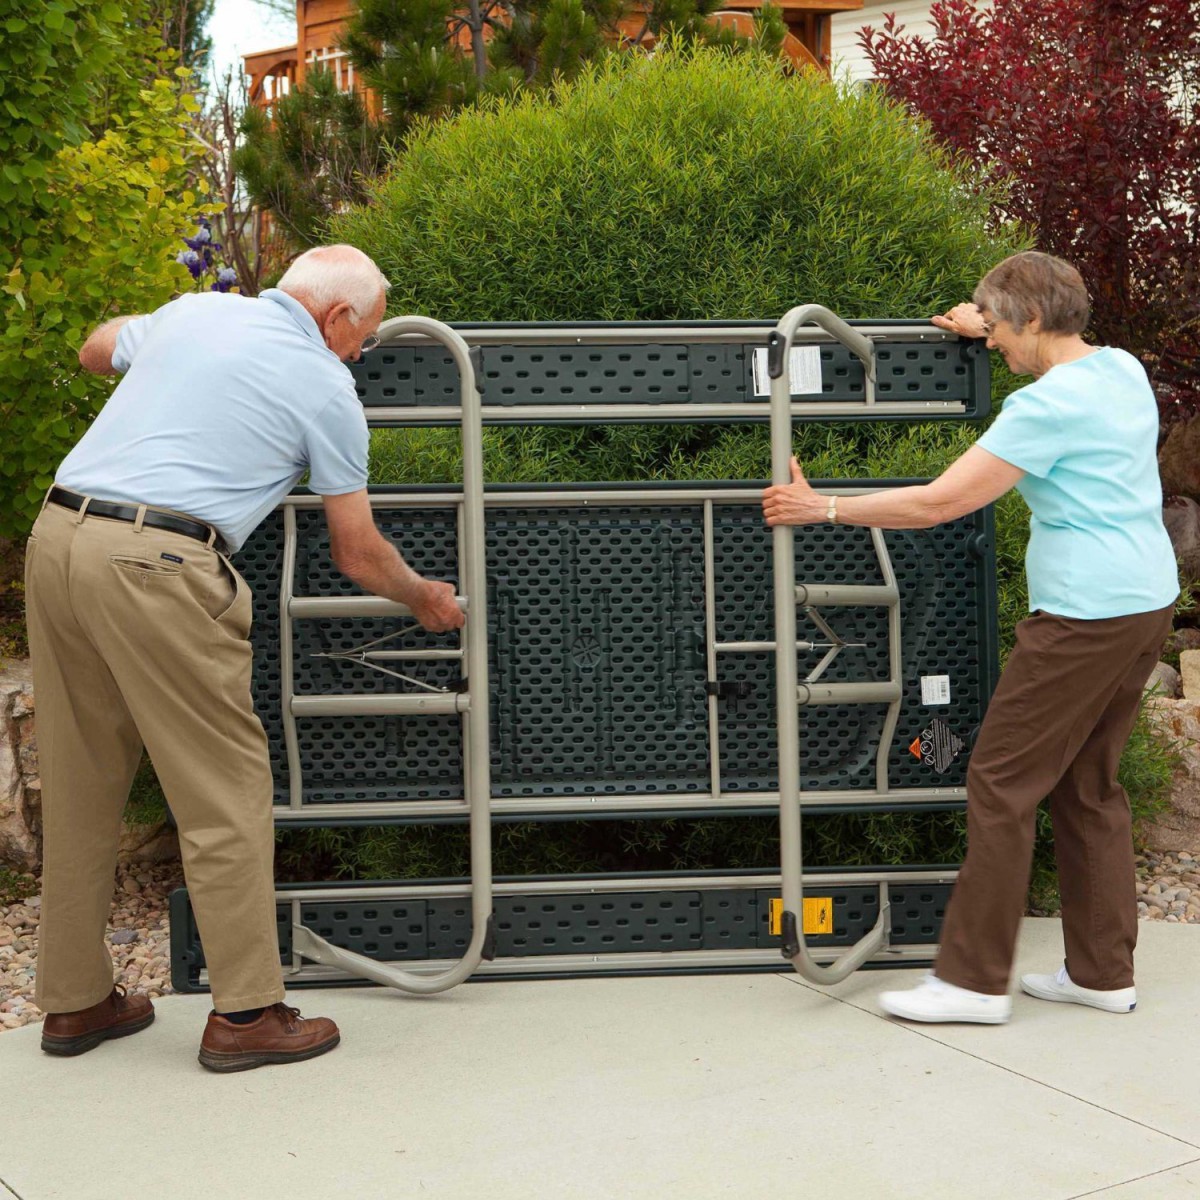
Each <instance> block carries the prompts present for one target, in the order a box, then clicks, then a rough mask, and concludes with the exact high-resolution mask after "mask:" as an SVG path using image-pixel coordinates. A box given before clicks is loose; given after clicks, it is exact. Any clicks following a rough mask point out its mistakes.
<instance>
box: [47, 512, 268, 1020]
mask: <svg viewBox="0 0 1200 1200" xmlns="http://www.w3.org/2000/svg"><path fill="white" fill-rule="evenodd" d="M25 580H26V602H27V613H28V623H29V645H30V651H31V653H32V658H33V684H34V692H35V695H36V697H37V736H38V752H39V760H40V763H41V772H42V805H43V829H44V859H45V867H44V875H43V880H42V916H41V928H40V933H39V947H38V964H37V1003H38V1005H39V1006H40V1007H41V1008H42V1009H43V1010H44V1011H46V1012H73V1011H75V1010H77V1009H81V1008H88V1007H90V1006H91V1005H92V1004H95V1003H96V1002H97V1001H99V1000H102V999H103V998H104V997H105V996H107V995H108V993H109V992H110V991H111V990H112V986H113V970H112V960H111V959H110V957H109V954H108V950H107V949H106V947H105V944H104V931H105V925H106V923H107V920H108V915H109V910H110V906H111V904H112V895H113V876H114V871H115V868H116V858H117V840H118V836H119V834H120V829H121V813H122V810H123V809H124V807H125V802H126V800H127V799H128V795H129V786H130V783H131V782H132V780H133V776H134V773H135V771H136V770H137V766H138V761H139V759H140V757H141V752H142V745H143V743H144V744H145V746H146V749H147V750H148V751H149V753H150V757H151V758H152V759H153V761H154V766H155V769H156V771H157V772H158V777H159V779H160V780H161V782H162V785H163V789H164V791H165V792H166V795H167V798H168V800H169V801H170V804H171V811H172V813H173V814H174V816H175V819H176V822H177V824H178V827H179V843H180V849H181V851H182V855H183V866H184V873H185V875H186V878H187V883H188V889H189V892H190V896H191V901H192V907H193V909H194V911H195V914H196V921H197V924H198V926H199V930H200V936H201V939H202V941H203V943H204V953H205V960H206V962H207V964H208V970H209V975H210V979H211V982H212V991H213V1002H214V1004H215V1006H216V1008H217V1010H218V1011H220V1012H232V1011H237V1010H239V1009H246V1008H257V1007H259V1006H262V1005H267V1004H274V1003H275V1002H276V1001H278V1000H281V999H283V994H284V989H283V978H282V971H281V968H280V961H279V943H278V937H277V934H276V930H275V896H274V873H273V858H274V849H275V842H274V834H273V822H272V813H271V795H272V786H271V770H270V762H269V759H268V755H267V744H266V736H265V734H264V733H263V728H262V725H261V723H260V722H259V720H258V717H257V716H256V715H255V712H254V706H253V703H252V701H251V698H250V666H251V650H250V643H249V641H248V640H247V639H248V636H249V631H250V615H251V596H250V590H249V588H248V587H247V586H246V584H245V582H244V581H243V580H242V579H241V577H240V576H239V575H238V573H237V572H236V571H235V570H234V569H233V567H232V566H231V565H230V564H229V562H228V561H227V560H226V559H224V558H223V557H222V556H221V555H220V554H218V553H217V551H216V550H214V549H212V548H210V547H209V546H206V545H205V544H204V543H203V542H200V541H197V540H196V539H194V538H189V537H185V536H183V535H182V534H177V533H170V532H167V531H165V530H160V529H153V528H150V527H142V528H139V527H138V526H137V525H136V524H131V523H129V522H123V521H112V520H105V519H103V518H100V517H93V516H87V515H86V514H85V515H82V516H81V515H80V514H79V513H75V512H72V511H70V510H69V509H66V508H62V507H59V506H58V505H54V504H47V505H46V506H45V507H44V508H43V510H42V514H41V516H39V517H38V520H37V523H36V524H35V525H34V528H33V533H32V535H31V537H30V539H29V546H28V550H27V552H26V566H25Z"/></svg>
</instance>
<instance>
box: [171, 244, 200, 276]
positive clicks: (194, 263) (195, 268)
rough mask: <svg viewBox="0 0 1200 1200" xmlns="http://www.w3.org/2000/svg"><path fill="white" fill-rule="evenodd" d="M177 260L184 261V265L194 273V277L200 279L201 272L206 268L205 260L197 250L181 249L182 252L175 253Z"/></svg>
mask: <svg viewBox="0 0 1200 1200" xmlns="http://www.w3.org/2000/svg"><path fill="white" fill-rule="evenodd" d="M175 261H176V262H177V263H183V265H184V266H185V267H187V269H188V270H189V271H190V272H191V273H192V278H193V279H199V278H200V272H201V271H203V270H204V260H203V259H201V257H200V255H198V254H197V253H196V252H195V250H180V252H179V253H178V254H177V255H175Z"/></svg>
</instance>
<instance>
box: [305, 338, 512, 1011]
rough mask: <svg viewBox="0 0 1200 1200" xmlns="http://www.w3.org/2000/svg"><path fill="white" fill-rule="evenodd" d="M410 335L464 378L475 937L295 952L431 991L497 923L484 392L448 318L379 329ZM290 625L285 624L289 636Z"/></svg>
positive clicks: (467, 764)
mask: <svg viewBox="0 0 1200 1200" xmlns="http://www.w3.org/2000/svg"><path fill="white" fill-rule="evenodd" d="M405 334H419V335H421V336H422V337H425V338H429V339H432V340H433V341H435V342H440V343H442V345H444V346H446V348H447V349H448V350H449V351H450V353H451V355H452V356H453V358H454V361H455V364H456V365H457V367H458V372H459V378H460V379H461V380H462V409H461V414H460V415H461V421H462V442H463V507H462V530H461V539H460V542H461V553H462V576H463V580H462V589H461V590H462V592H463V594H464V595H465V597H466V600H467V603H466V624H465V625H464V627H463V643H464V644H463V657H464V662H465V667H466V672H465V673H466V682H467V692H466V694H465V695H460V696H458V697H457V698H456V699H457V705H456V708H457V709H458V711H461V712H462V723H463V786H464V795H465V796H466V798H467V804H468V812H469V817H470V838H471V921H472V930H471V941H470V944H469V945H468V946H467V950H466V953H465V954H464V955H463V957H462V958H461V959H460V960H459V961H458V962H457V963H456V964H455V965H454V966H453V967H450V968H448V969H447V970H444V971H440V972H437V973H436V974H419V973H417V972H414V971H412V970H410V969H404V968H400V967H395V966H389V965H388V964H386V963H379V962H376V961H375V960H374V959H371V958H367V957H366V956H364V955H362V954H355V953H353V952H352V951H349V950H341V949H339V948H338V947H337V946H333V945H330V943H329V942H327V941H325V940H324V939H323V938H320V937H318V936H317V935H316V934H315V933H313V932H312V930H311V929H309V928H307V926H304V925H300V924H295V925H293V926H292V946H293V950H294V951H295V953H296V954H298V955H301V956H303V957H304V958H308V959H311V960H312V961H314V962H317V963H321V964H324V965H326V966H335V967H341V968H343V969H345V970H346V971H347V972H349V973H351V974H353V975H357V976H361V977H363V978H366V979H370V980H372V981H373V982H375V983H382V984H384V985H386V986H387V987H394V988H398V989H399V990H400V991H404V992H413V993H416V994H419V995H428V994H431V993H433V992H444V991H447V990H448V989H450V988H452V987H454V986H455V985H457V984H459V983H462V982H463V981H464V980H465V979H467V978H469V977H470V976H471V975H472V974H473V973H474V971H475V970H476V968H477V967H478V966H479V964H480V963H481V962H482V961H483V960H484V959H485V958H486V959H491V958H492V957H493V956H494V952H495V951H494V947H495V933H494V930H493V926H492V827H491V768H490V748H489V741H488V737H489V734H488V730H489V720H488V655H487V580H486V560H485V556H484V515H483V425H482V420H481V416H480V411H479V409H480V401H479V391H478V389H477V387H476V383H475V371H474V367H473V366H472V363H471V355H470V350H469V348H468V346H467V344H466V342H465V341H463V339H462V338H461V337H460V336H459V335H458V334H457V333H456V332H455V331H454V330H453V329H451V328H450V326H448V325H444V324H442V322H440V321H434V320H431V319H430V318H428V317H397V318H395V319H393V320H391V321H385V322H384V323H383V325H382V326H380V329H379V336H380V339H381V340H382V341H384V342H387V341H390V340H392V339H395V338H398V337H402V336H404V335H405ZM289 628H290V627H288V626H285V628H284V636H285V639H286V638H287V634H288V630H289Z"/></svg>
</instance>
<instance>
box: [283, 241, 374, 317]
mask: <svg viewBox="0 0 1200 1200" xmlns="http://www.w3.org/2000/svg"><path fill="white" fill-rule="evenodd" d="M391 286H392V285H391V284H390V283H388V281H387V280H386V279H385V278H384V277H383V273H382V272H381V271H380V269H379V268H378V267H377V266H376V265H375V264H374V263H373V262H372V261H371V259H369V258H368V257H367V256H366V255H365V254H364V253H363V252H362V251H361V250H358V249H356V248H355V247H354V246H346V245H337V246H316V247H315V248H314V249H312V250H306V251H305V252H304V253H303V254H301V255H300V257H299V258H297V259H296V260H295V261H294V262H293V263H292V265H291V266H290V267H288V269H287V270H286V271H285V272H284V274H283V278H282V279H281V280H280V281H279V283H278V284H276V287H278V288H279V289H280V291H284V292H287V294H288V295H289V296H294V297H295V298H296V299H297V300H307V301H308V303H309V304H310V305H311V306H312V307H313V308H315V309H317V310H318V311H319V312H327V311H328V310H329V309H331V308H332V307H333V306H334V305H335V304H343V303H345V304H349V305H350V311H351V313H352V314H353V316H354V319H355V320H356V321H361V320H362V319H363V318H364V317H366V316H367V315H368V314H369V313H370V311H371V309H372V308H374V307H375V304H376V302H377V301H378V299H379V293H380V291H381V290H382V291H385V292H386V291H387V290H388V288H390V287H391Z"/></svg>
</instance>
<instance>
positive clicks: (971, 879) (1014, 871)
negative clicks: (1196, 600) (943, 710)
mask: <svg viewBox="0 0 1200 1200" xmlns="http://www.w3.org/2000/svg"><path fill="white" fill-rule="evenodd" d="M1173 607H1174V606H1173V605H1170V606H1168V607H1166V608H1162V609H1158V610H1156V611H1154V612H1145V613H1136V614H1134V615H1132V616H1127V617H1110V618H1108V619H1105V620H1095V621H1084V620H1078V619H1075V618H1071V617H1059V616H1055V615H1053V614H1051V613H1044V612H1037V613H1034V614H1033V615H1032V616H1031V617H1029V618H1028V619H1027V620H1025V621H1022V622H1021V623H1020V625H1018V626H1017V643H1016V646H1015V647H1014V649H1013V652H1012V654H1011V655H1010V656H1009V659H1008V665H1007V666H1006V667H1005V668H1004V674H1003V675H1002V676H1001V677H1000V683H999V686H998V687H997V688H996V691H995V694H994V695H993V696H992V700H991V703H990V704H989V706H988V711H987V716H986V717H985V718H984V722H983V728H982V729H981V730H980V733H979V740H978V741H977V742H976V744H975V749H974V750H973V751H972V754H971V765H970V767H969V768H968V770H967V857H966V860H965V862H964V863H963V868H962V871H961V872H960V874H959V877H958V882H957V883H956V884H955V886H954V893H953V895H952V896H951V898H950V904H949V906H948V908H947V910H946V917H945V921H944V922H943V924H942V938H941V950H940V951H939V953H938V958H937V965H936V967H935V968H934V970H935V973H936V975H937V976H938V978H939V979H944V980H945V981H946V982H947V983H953V984H957V985H958V986H959V987H964V988H969V989H970V990H971V991H974V992H986V993H988V994H990V995H1002V994H1003V993H1004V992H1005V991H1006V990H1007V989H1008V985H1009V975H1010V974H1011V972H1012V964H1013V957H1014V955H1015V953H1016V945H1017V934H1018V932H1019V931H1020V927H1021V918H1022V916H1023V915H1024V912H1025V896H1026V892H1027V891H1028V888H1029V873H1030V868H1031V865H1032V858H1033V843H1034V838H1035V834H1036V828H1037V827H1036V818H1037V807H1038V805H1039V804H1040V803H1041V801H1042V800H1043V799H1046V798H1049V801H1050V819H1051V821H1052V823H1053V826H1054V854H1055V858H1056V860H1057V863H1058V881H1059V891H1060V894H1061V896H1062V923H1063V942H1064V944H1065V949H1066V967H1067V973H1068V974H1069V975H1070V977H1071V980H1072V981H1073V982H1074V983H1077V984H1079V985H1080V987H1086V988H1097V989H1100V990H1102V991H1108V990H1112V989H1118V988H1127V987H1131V986H1132V985H1133V949H1134V946H1135V945H1136V944H1137V896H1136V893H1135V889H1134V862H1133V828H1132V819H1131V815H1130V810H1129V797H1128V796H1127V795H1126V794H1125V789H1124V788H1123V787H1122V786H1121V785H1120V783H1119V782H1118V781H1117V768H1118V767H1119V766H1120V763H1121V754H1122V752H1123V751H1124V749H1125V744H1126V742H1128V740H1129V734H1130V732H1131V731H1132V729H1133V726H1134V722H1135V721H1136V720H1137V714H1138V705H1139V704H1140V703H1141V699H1142V689H1143V688H1144V687H1145V685H1146V680H1147V679H1148V678H1149V675H1150V672H1151V670H1152V669H1153V668H1154V664H1155V662H1156V661H1157V660H1158V655H1159V652H1160V651H1161V650H1162V644H1163V641H1164V639H1165V638H1166V636H1167V634H1168V633H1170V631H1171V617H1172V611H1173Z"/></svg>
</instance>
